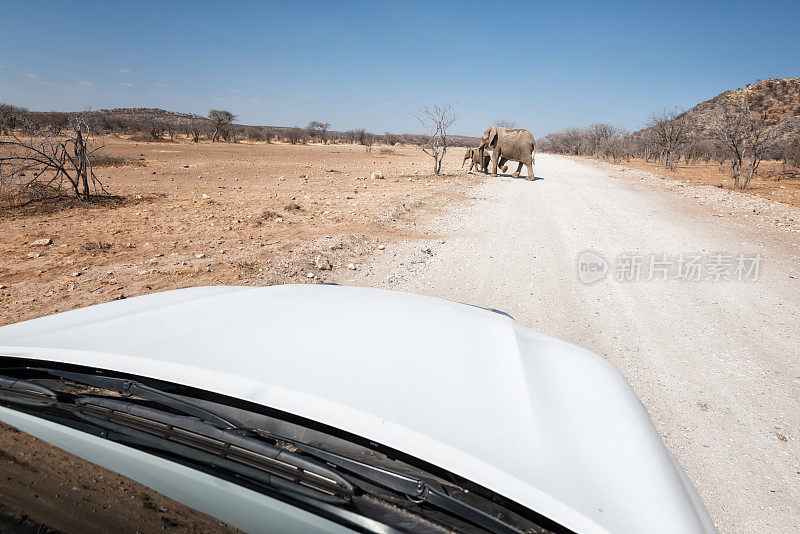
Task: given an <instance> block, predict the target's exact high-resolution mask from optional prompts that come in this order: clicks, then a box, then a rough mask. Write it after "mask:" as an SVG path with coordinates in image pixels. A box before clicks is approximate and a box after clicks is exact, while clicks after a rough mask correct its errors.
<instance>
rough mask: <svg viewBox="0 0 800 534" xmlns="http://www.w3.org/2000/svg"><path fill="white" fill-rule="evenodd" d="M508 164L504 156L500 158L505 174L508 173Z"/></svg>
mask: <svg viewBox="0 0 800 534" xmlns="http://www.w3.org/2000/svg"><path fill="white" fill-rule="evenodd" d="M506 163H508V160H507V159H506V158H504V157H503V156H500V168H501V169H503V172H507V171H508V165H506Z"/></svg>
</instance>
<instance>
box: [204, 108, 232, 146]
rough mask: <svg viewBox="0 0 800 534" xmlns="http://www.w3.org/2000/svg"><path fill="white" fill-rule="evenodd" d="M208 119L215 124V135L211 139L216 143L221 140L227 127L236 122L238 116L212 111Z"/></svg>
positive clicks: (227, 112) (222, 111)
mask: <svg viewBox="0 0 800 534" xmlns="http://www.w3.org/2000/svg"><path fill="white" fill-rule="evenodd" d="M208 118H209V119H211V120H212V121H213V122H214V135H213V136H212V137H211V142H212V143H215V142H216V141H217V139H219V136H220V133H224V130H226V129H227V126H228V125H229V124H231V123H232V122H234V121H235V120H236V115H234V114H233V113H231V112H230V111H225V110H222V109H212V110H209V112H208Z"/></svg>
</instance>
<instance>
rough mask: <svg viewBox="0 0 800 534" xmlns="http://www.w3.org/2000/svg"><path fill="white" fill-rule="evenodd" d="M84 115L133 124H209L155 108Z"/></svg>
mask: <svg viewBox="0 0 800 534" xmlns="http://www.w3.org/2000/svg"><path fill="white" fill-rule="evenodd" d="M85 114H87V115H89V116H93V115H94V116H100V117H104V118H106V119H110V120H115V119H117V120H122V121H129V122H134V123H149V122H153V121H155V122H161V123H164V124H172V125H175V126H178V125H181V126H182V125H188V124H192V123H195V122H202V123H204V124H205V123H209V122H210V121H209V120H208V119H207V118H205V117H201V116H200V115H194V114H192V113H178V112H177V111H167V110H164V109H157V108H115V109H99V110H96V111H88V112H85Z"/></svg>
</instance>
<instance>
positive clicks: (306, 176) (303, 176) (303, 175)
mask: <svg viewBox="0 0 800 534" xmlns="http://www.w3.org/2000/svg"><path fill="white" fill-rule="evenodd" d="M300 178H308V175H307V174H301V175H300Z"/></svg>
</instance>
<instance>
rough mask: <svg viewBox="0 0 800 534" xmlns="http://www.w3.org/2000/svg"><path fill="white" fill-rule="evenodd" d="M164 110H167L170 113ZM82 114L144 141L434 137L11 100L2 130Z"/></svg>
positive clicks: (31, 130)
mask: <svg viewBox="0 0 800 534" xmlns="http://www.w3.org/2000/svg"><path fill="white" fill-rule="evenodd" d="M120 111H128V110H120ZM129 111H132V112H133V111H139V110H129ZM152 111H153V112H157V111H163V110H152ZM163 114H165V115H166V112H164V113H163ZM126 115H127V116H126ZM77 119H80V120H81V121H82V122H83V123H85V124H86V125H87V127H88V128H89V129H90V130H91V131H92V133H93V135H95V136H97V135H125V136H128V137H129V138H130V139H131V140H134V141H140V142H145V141H151V142H170V141H172V142H174V141H176V140H178V139H187V140H190V141H193V142H195V143H199V142H200V141H201V140H208V141H212V142H214V141H222V142H233V143H238V142H240V141H247V142H260V143H271V142H284V143H291V144H309V143H321V144H328V143H352V144H359V145H363V146H365V147H367V148H371V147H372V146H373V145H377V144H382V145H390V146H393V145H397V144H405V145H415V146H422V145H423V144H425V143H426V142H427V141H428V140H429V139H428V137H427V136H426V135H421V134H410V133H402V134H395V133H391V132H385V133H384V134H376V133H371V132H368V131H367V130H365V129H363V128H362V129H355V130H347V131H334V130H331V124H330V123H328V122H323V121H311V122H309V123H308V125H307V126H306V127H305V128H303V127H300V126H292V127H285V126H248V125H242V124H236V115H234V114H232V113H230V112H228V111H226V110H217V109H212V110H210V111H209V113H208V115H207V116H206V117H200V116H196V115H193V116H188V115H187V116H182V117H181V118H180V119H179V120H171V119H170V118H169V116H165V117H161V116H159V115H158V114H156V113H153V114H152V115H150V116H147V115H145V116H136V115H134V114H133V113H130V114H125V113H120V114H114V113H111V114H110V113H107V112H103V111H83V112H75V113H66V112H57V111H48V112H43V111H29V110H27V109H25V108H23V107H18V106H12V105H9V104H0V135H8V134H10V133H11V132H18V133H20V134H22V135H38V136H41V135H59V134H62V133H64V132H66V131H67V130H68V129H70V125H71V124H72V123H73V122H74V121H75V120H77ZM448 143H449V144H450V145H451V146H477V143H478V139H477V138H474V137H468V136H459V135H451V136H449V137H448Z"/></svg>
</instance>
